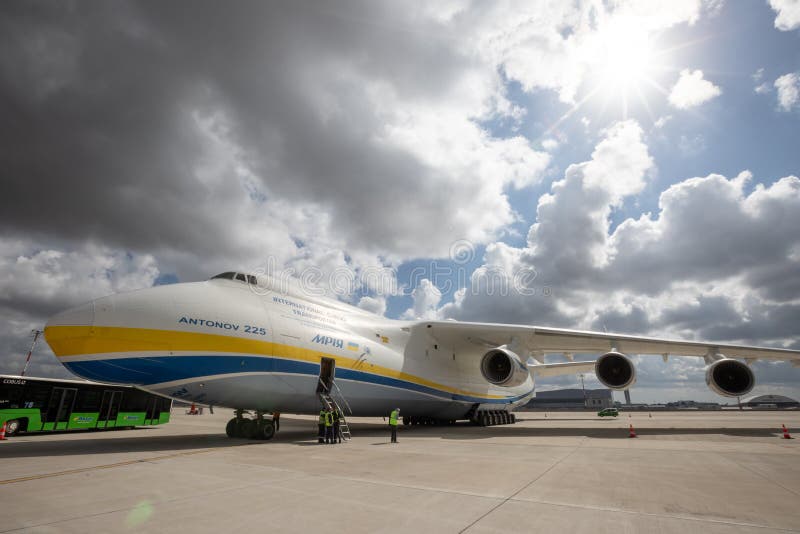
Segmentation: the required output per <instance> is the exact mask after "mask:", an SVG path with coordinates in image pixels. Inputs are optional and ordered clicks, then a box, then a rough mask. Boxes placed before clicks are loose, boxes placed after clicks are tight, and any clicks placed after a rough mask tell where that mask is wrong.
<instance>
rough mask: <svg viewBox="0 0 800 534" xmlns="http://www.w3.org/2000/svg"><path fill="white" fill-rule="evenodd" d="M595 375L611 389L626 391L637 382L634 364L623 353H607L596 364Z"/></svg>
mask: <svg viewBox="0 0 800 534" xmlns="http://www.w3.org/2000/svg"><path fill="white" fill-rule="evenodd" d="M594 374H595V375H597V379H598V380H599V381H600V383H601V384H603V385H604V386H606V387H607V388H609V389H614V390H617V391H619V390H625V389H628V388H629V387H631V386H632V385H633V384H634V383H635V382H636V368H635V367H634V366H633V362H632V361H631V360H630V359H629V358H628V357H627V356H625V355H624V354H622V353H621V352H614V351H611V352H606V353H605V354H603V355H602V356H600V357H599V358H597V361H596V362H595V364H594Z"/></svg>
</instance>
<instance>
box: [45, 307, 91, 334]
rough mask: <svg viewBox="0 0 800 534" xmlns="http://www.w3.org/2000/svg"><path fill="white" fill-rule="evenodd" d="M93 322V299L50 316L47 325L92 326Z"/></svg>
mask: <svg viewBox="0 0 800 534" xmlns="http://www.w3.org/2000/svg"><path fill="white" fill-rule="evenodd" d="M93 324H94V301H91V302H87V303H86V304H83V305H81V306H76V307H75V308H70V309H68V310H65V311H63V312H61V313H57V314H55V315H54V316H52V317H51V318H50V319H49V320H48V321H47V325H46V327H45V328H47V327H51V326H92V325H93Z"/></svg>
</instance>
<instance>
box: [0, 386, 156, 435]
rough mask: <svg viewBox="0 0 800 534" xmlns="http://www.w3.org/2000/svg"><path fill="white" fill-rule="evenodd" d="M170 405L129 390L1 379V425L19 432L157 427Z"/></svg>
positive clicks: (135, 390) (132, 388) (130, 388)
mask: <svg viewBox="0 0 800 534" xmlns="http://www.w3.org/2000/svg"><path fill="white" fill-rule="evenodd" d="M171 408H172V399H168V398H166V397H161V396H159V395H153V394H152V393H147V392H145V391H141V390H138V389H136V388H134V387H131V386H116V385H109V384H99V383H96V382H87V381H81V380H57V379H50V378H30V377H27V376H8V375H0V425H2V424H3V423H6V436H13V435H14V434H17V433H18V432H48V431H54V430H87V429H100V430H105V429H110V428H119V427H131V428H132V427H134V426H145V425H160V424H164V423H166V422H168V421H169V414H170V410H171Z"/></svg>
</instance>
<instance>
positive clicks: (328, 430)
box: [325, 410, 333, 443]
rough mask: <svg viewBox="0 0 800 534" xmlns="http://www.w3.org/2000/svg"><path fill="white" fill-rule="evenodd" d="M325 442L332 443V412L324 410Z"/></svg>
mask: <svg viewBox="0 0 800 534" xmlns="http://www.w3.org/2000/svg"><path fill="white" fill-rule="evenodd" d="M325 443H333V412H331V411H330V410H325Z"/></svg>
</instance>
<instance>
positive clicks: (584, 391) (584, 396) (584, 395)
mask: <svg viewBox="0 0 800 534" xmlns="http://www.w3.org/2000/svg"><path fill="white" fill-rule="evenodd" d="M580 377H581V389H582V390H583V407H584V408H586V387H585V386H584V385H583V373H581V374H580Z"/></svg>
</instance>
